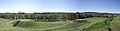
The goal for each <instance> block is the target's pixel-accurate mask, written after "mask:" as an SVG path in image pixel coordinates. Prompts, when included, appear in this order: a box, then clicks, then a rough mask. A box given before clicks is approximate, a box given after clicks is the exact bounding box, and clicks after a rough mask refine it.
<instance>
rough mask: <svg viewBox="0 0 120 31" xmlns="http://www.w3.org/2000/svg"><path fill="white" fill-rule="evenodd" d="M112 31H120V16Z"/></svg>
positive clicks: (116, 19) (114, 22)
mask: <svg viewBox="0 0 120 31" xmlns="http://www.w3.org/2000/svg"><path fill="white" fill-rule="evenodd" d="M112 31H120V16H117V17H116V18H115V19H114V21H113V23H112Z"/></svg>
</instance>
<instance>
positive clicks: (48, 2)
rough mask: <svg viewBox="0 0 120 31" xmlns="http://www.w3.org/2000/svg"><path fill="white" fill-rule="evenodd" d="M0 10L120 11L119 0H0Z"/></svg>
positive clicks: (14, 11) (3, 11) (13, 11)
mask: <svg viewBox="0 0 120 31" xmlns="http://www.w3.org/2000/svg"><path fill="white" fill-rule="evenodd" d="M0 12H2V13H5V12H12V13H16V12H26V13H32V12H110V13H120V0H0Z"/></svg>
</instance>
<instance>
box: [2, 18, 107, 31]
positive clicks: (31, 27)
mask: <svg viewBox="0 0 120 31" xmlns="http://www.w3.org/2000/svg"><path fill="white" fill-rule="evenodd" d="M105 19H106V18H96V17H95V18H86V20H87V21H88V22H82V23H74V22H72V21H63V22H34V21H33V20H30V19H20V20H22V22H21V23H20V24H19V26H17V27H12V25H13V24H12V22H14V21H8V22H6V23H4V24H5V25H4V27H2V28H0V31H80V30H81V29H82V28H85V27H86V26H88V25H91V24H93V23H96V22H101V21H104V20H105Z"/></svg>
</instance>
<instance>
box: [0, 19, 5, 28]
mask: <svg viewBox="0 0 120 31" xmlns="http://www.w3.org/2000/svg"><path fill="white" fill-rule="evenodd" d="M6 21H7V19H2V18H0V28H1V27H3V26H4V25H5V23H6Z"/></svg>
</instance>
